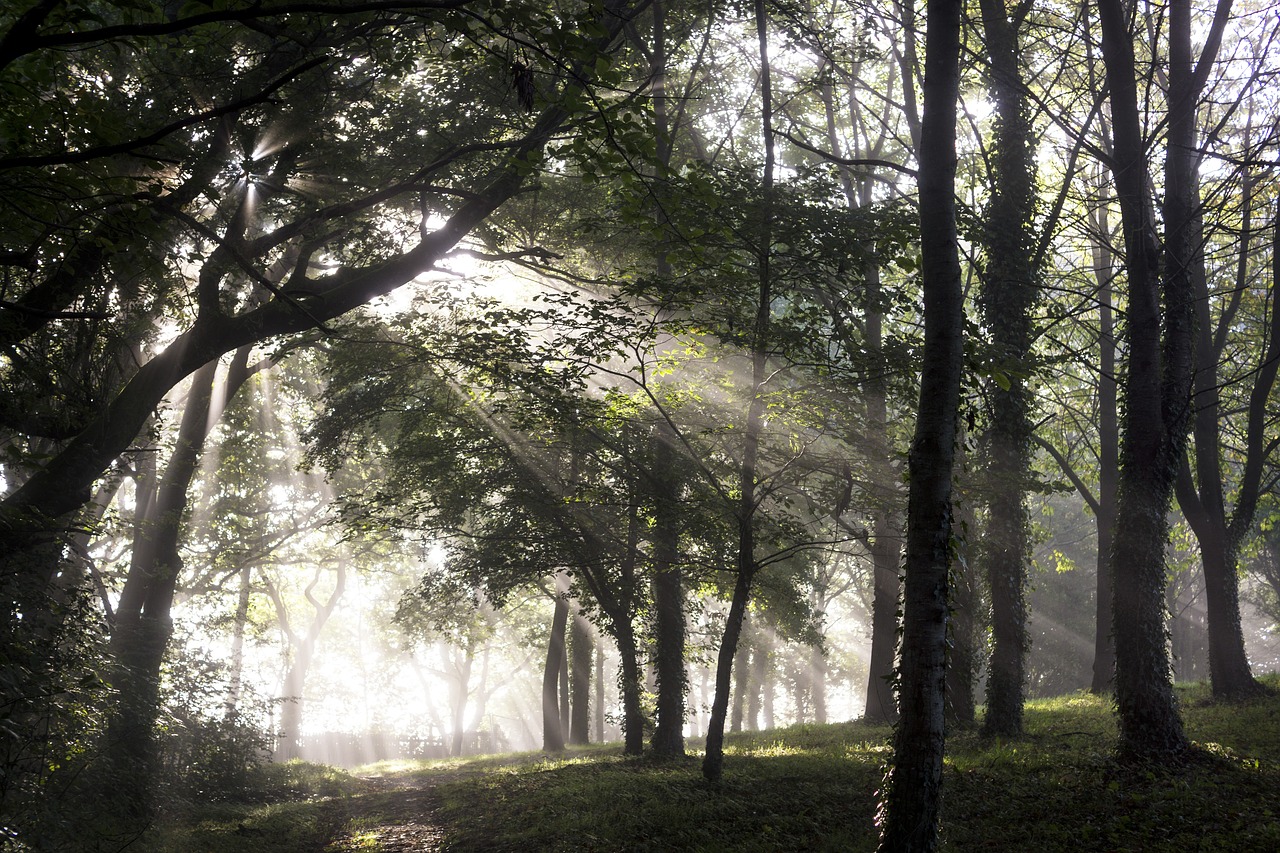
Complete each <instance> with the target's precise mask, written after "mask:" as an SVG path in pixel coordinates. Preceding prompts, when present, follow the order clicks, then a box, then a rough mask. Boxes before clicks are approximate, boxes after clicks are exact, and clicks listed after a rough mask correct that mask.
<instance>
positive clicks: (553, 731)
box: [542, 577, 569, 752]
mask: <svg viewBox="0 0 1280 853" xmlns="http://www.w3.org/2000/svg"><path fill="white" fill-rule="evenodd" d="M568 619H569V602H568V601H566V600H565V591H564V589H563V584H562V582H561V579H560V578H559V577H557V578H556V592H555V610H554V611H553V612H552V616H551V631H550V633H549V635H548V637H547V660H546V664H545V665H544V666H543V669H542V749H543V751H544V752H564V728H563V727H562V726H561V724H560V692H559V691H560V667H561V666H562V664H563V661H564V629H565V624H566V623H567V622H568Z"/></svg>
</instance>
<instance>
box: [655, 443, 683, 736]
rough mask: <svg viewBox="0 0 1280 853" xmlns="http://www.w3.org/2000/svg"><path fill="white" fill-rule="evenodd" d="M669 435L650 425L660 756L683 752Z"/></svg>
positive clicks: (676, 529) (675, 533) (679, 589)
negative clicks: (654, 482) (652, 443)
mask: <svg viewBox="0 0 1280 853" xmlns="http://www.w3.org/2000/svg"><path fill="white" fill-rule="evenodd" d="M674 438H675V436H674V435H673V434H671V428H670V425H669V424H667V423H666V422H665V421H662V422H660V423H659V424H658V426H657V427H656V428H655V436H654V459H655V464H654V475H655V480H656V491H655V494H654V513H655V519H654V532H653V535H654V542H653V557H654V567H653V568H654V576H653V610H654V638H655V661H654V667H655V671H656V676H657V680H658V725H657V728H656V729H655V730H654V733H653V741H652V747H653V752H654V754H655V755H656V756H658V757H661V758H667V757H674V756H681V755H684V716H685V702H684V695H685V686H686V684H685V670H684V634H685V629H684V591H683V589H682V584H681V581H680V565H679V536H680V534H679V527H678V525H679V518H678V514H679V506H678V504H677V503H676V501H677V497H678V495H677V488H678V483H677V480H676V477H675V447H674V445H673V443H672V442H673V441H674Z"/></svg>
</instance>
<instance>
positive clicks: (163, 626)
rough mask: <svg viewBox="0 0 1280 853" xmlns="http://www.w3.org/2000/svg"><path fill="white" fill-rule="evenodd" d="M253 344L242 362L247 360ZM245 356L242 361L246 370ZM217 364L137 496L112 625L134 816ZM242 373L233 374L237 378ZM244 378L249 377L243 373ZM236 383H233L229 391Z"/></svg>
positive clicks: (117, 718)
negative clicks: (161, 466) (158, 468)
mask: <svg viewBox="0 0 1280 853" xmlns="http://www.w3.org/2000/svg"><path fill="white" fill-rule="evenodd" d="M247 357H248V353H247V350H246V351H245V352H244V353H243V360H247ZM243 360H238V361H237V364H238V365H239V367H240V368H241V370H240V371H238V372H239V373H243V366H244V364H243ZM217 371H218V363H217V362H216V361H211V362H209V363H208V364H206V365H204V366H203V367H201V368H200V370H198V371H196V374H195V376H194V377H192V381H191V387H190V389H189V390H188V393H187V401H186V406H185V408H184V409H183V413H182V420H181V422H180V424H179V427H178V439H177V443H176V444H175V446H174V451H173V455H172V456H171V457H170V459H169V462H168V465H167V466H166V467H165V472H164V476H163V478H162V479H161V480H160V482H159V485H158V486H157V487H156V488H155V490H154V492H153V491H151V490H150V489H148V488H144V489H143V493H142V495H141V499H140V501H139V507H140V514H139V517H138V522H137V524H136V528H135V533H134V542H133V553H132V557H131V560H130V564H129V573H128V576H127V577H126V580H125V585H124V589H123V590H122V591H121V594H120V602H119V604H118V605H117V607H116V611H115V618H114V620H113V625H112V635H111V654H112V657H113V661H114V662H113V670H114V676H113V678H112V682H113V685H114V686H115V688H116V691H117V693H116V697H117V698H116V701H115V703H114V707H112V708H111V709H110V710H109V711H108V726H107V728H108V733H107V752H108V755H109V757H110V759H111V760H112V761H113V762H115V763H116V764H117V765H118V766H119V767H120V768H121V770H122V772H123V773H124V774H125V776H124V778H126V779H128V780H129V781H128V782H126V783H125V784H124V785H121V786H118V787H117V791H123V792H126V797H125V799H126V801H125V802H124V803H123V804H122V805H123V808H124V809H125V811H126V812H127V813H128V815H129V816H130V817H133V818H145V817H147V816H148V815H149V814H150V812H151V808H152V806H151V792H152V785H153V775H154V772H155V767H156V763H157V761H158V758H159V756H158V745H157V743H156V741H155V722H156V716H157V715H158V713H159V703H160V667H161V664H162V662H163V661H164V653H165V650H166V649H167V648H168V643H169V637H170V635H171V634H172V632H173V622H172V619H171V616H170V610H171V608H172V606H173V598H174V595H175V593H176V590H177V584H178V577H179V575H180V574H181V572H182V558H181V556H180V555H179V550H178V546H179V540H180V536H181V532H182V520H183V516H184V515H185V514H186V510H187V491H188V487H189V486H190V484H191V479H192V477H193V476H194V475H195V472H196V468H197V466H198V464H199V459H200V452H201V450H202V449H203V447H204V442H205V439H206V438H207V436H208V434H209V429H210V427H211V419H210V417H209V415H210V407H211V405H212V400H213V389H214V379H215V378H216V376H217ZM235 379H236V377H234V376H233V377H232V381H235ZM239 381H241V382H242V381H243V378H240V380H239ZM234 391H235V387H230V385H229V388H228V394H230V393H234Z"/></svg>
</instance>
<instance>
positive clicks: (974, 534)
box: [945, 450, 984, 728]
mask: <svg viewBox="0 0 1280 853" xmlns="http://www.w3.org/2000/svg"><path fill="white" fill-rule="evenodd" d="M956 452H957V454H960V453H962V452H963V451H960V450H957V451H956ZM959 467H961V466H960V465H959V464H957V468H959ZM952 512H953V513H954V514H955V518H956V519H957V520H958V521H959V526H960V527H961V528H962V529H963V530H964V531H965V532H964V534H963V535H962V537H956V540H957V541H956V544H955V547H956V555H957V559H956V561H955V562H954V563H953V565H952V567H951V656H950V658H949V659H948V660H947V698H946V705H945V714H946V721H947V722H948V723H951V724H954V725H957V726H960V727H962V728H967V727H969V726H972V725H973V724H974V721H975V719H976V711H977V703H976V701H975V699H974V687H975V684H976V682H977V680H978V669H979V654H980V650H981V649H983V633H984V630H983V628H984V626H983V624H982V621H983V620H982V618H981V612H982V591H981V590H980V589H979V581H978V577H977V571H976V568H975V566H974V561H973V557H972V555H973V553H974V551H976V550H978V545H977V543H978V540H979V538H980V535H979V532H978V520H977V518H976V516H975V514H974V512H973V509H972V506H971V504H969V502H968V499H964V500H956V501H953V503H952Z"/></svg>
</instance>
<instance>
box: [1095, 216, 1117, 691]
mask: <svg viewBox="0 0 1280 853" xmlns="http://www.w3.org/2000/svg"><path fill="white" fill-rule="evenodd" d="M1097 231H1098V235H1097V239H1096V240H1095V241H1094V244H1093V265H1094V270H1095V275H1096V276H1097V277H1098V284H1099V289H1098V348H1099V353H1098V367H1099V375H1098V495H1097V500H1096V502H1095V505H1094V516H1095V519H1096V522H1097V530H1098V563H1097V565H1098V593H1097V595H1098V598H1097V603H1096V613H1097V617H1096V618H1097V621H1096V622H1095V629H1094V642H1093V681H1092V682H1091V683H1090V685H1089V689H1090V690H1091V691H1092V692H1094V693H1110V692H1111V689H1112V683H1113V681H1114V679H1115V672H1116V649H1115V643H1114V642H1113V640H1112V628H1111V623H1112V616H1111V608H1112V599H1113V598H1114V595H1115V591H1114V586H1115V585H1114V583H1113V582H1112V575H1111V551H1112V548H1113V547H1114V543H1115V524H1116V488H1117V486H1118V484H1119V477H1120V407H1119V397H1118V391H1117V384H1116V334H1115V319H1114V313H1113V309H1112V301H1113V289H1112V283H1111V282H1112V263H1111V257H1110V253H1109V252H1107V251H1106V249H1105V248H1104V241H1105V240H1106V239H1107V236H1108V235H1109V234H1110V233H1111V228H1110V226H1109V225H1108V223H1107V215H1106V208H1105V207H1103V206H1101V205H1099V209H1098V219H1097Z"/></svg>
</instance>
